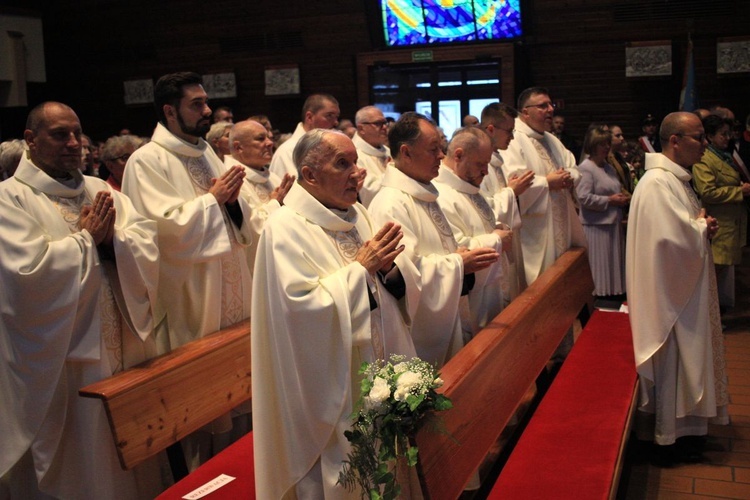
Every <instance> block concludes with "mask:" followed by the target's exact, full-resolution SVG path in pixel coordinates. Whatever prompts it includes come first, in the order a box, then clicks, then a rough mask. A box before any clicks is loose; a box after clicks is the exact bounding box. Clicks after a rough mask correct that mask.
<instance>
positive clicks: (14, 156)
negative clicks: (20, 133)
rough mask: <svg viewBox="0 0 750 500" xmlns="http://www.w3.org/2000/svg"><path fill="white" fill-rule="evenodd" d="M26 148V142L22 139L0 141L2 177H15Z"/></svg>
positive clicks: (0, 171) (0, 173)
mask: <svg viewBox="0 0 750 500" xmlns="http://www.w3.org/2000/svg"><path fill="white" fill-rule="evenodd" d="M25 149H26V143H25V142H24V141H23V140H22V139H10V140H8V141H5V142H0V179H8V178H10V177H13V174H14V173H15V172H16V168H18V162H20V161H21V156H22V155H23V152H24V150H25Z"/></svg>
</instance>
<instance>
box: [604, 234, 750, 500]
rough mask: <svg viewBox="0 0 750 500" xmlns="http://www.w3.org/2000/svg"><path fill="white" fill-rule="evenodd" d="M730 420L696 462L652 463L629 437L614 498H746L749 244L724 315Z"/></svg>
mask: <svg viewBox="0 0 750 500" xmlns="http://www.w3.org/2000/svg"><path fill="white" fill-rule="evenodd" d="M723 321H724V323H725V324H726V325H727V329H726V330H725V332H724V339H725V345H726V359H727V376H728V379H729V394H730V406H729V414H730V416H731V419H732V423H731V424H730V425H728V426H712V427H710V429H709V440H708V447H707V448H708V451H707V452H706V453H705V454H704V458H705V460H704V461H703V462H702V463H699V464H691V465H679V466H675V467H672V468H663V467H656V466H654V465H651V464H650V460H649V457H648V456H646V454H645V453H643V452H642V451H640V450H641V449H642V447H639V446H638V445H637V443H635V442H631V446H630V450H629V454H628V455H629V459H628V461H627V463H626V465H625V468H624V470H623V477H622V480H621V483H620V492H619V494H618V498H620V499H624V500H639V499H686V500H687V499H690V500H698V499H703V498H706V499H708V498H713V499H716V498H737V499H750V250H748V249H746V251H745V254H744V259H743V265H742V266H740V267H738V269H737V307H736V308H735V309H734V310H733V311H732V312H730V313H728V314H726V315H725V316H724V319H723Z"/></svg>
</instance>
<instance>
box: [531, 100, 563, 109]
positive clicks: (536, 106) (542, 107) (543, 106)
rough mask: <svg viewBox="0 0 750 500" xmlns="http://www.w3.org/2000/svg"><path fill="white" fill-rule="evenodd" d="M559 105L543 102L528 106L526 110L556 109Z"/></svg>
mask: <svg viewBox="0 0 750 500" xmlns="http://www.w3.org/2000/svg"><path fill="white" fill-rule="evenodd" d="M556 107H557V105H556V104H555V103H554V102H549V101H547V102H543V103H541V104H527V105H526V106H524V108H537V109H541V110H547V109H549V108H552V109H555V108H556Z"/></svg>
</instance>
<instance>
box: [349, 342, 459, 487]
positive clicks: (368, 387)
mask: <svg viewBox="0 0 750 500" xmlns="http://www.w3.org/2000/svg"><path fill="white" fill-rule="evenodd" d="M359 373H360V374H362V375H364V379H363V380H362V385H361V388H360V399H359V402H358V403H357V405H356V407H355V411H354V413H353V414H352V418H353V419H354V423H353V425H352V430H350V431H346V432H345V433H344V435H345V436H346V438H347V439H348V440H349V442H350V443H351V444H352V451H351V453H349V455H348V457H347V458H348V460H346V461H345V462H344V469H343V470H342V471H341V473H340V474H339V483H340V484H342V485H343V486H344V487H346V488H347V489H349V490H350V491H354V489H355V488H357V487H358V486H359V488H360V491H361V493H362V498H369V499H371V500H375V499H382V500H387V499H394V498H397V497H398V495H399V493H400V491H401V487H400V486H399V484H398V481H397V479H396V471H395V469H396V461H397V459H398V458H402V459H405V461H406V463H407V464H408V466H410V467H414V466H415V465H416V463H417V453H418V450H417V447H416V446H410V444H409V437H410V436H412V435H413V434H414V432H415V431H416V430H417V429H418V427H419V425H420V421H421V419H422V417H423V416H424V415H425V414H426V413H427V412H429V411H442V410H447V409H449V408H452V407H453V405H452V404H451V402H450V400H449V399H448V398H447V397H445V396H443V395H442V394H438V393H437V392H435V389H437V388H439V387H441V386H442V385H443V381H442V380H441V379H440V377H439V374H438V373H437V370H436V369H435V367H434V366H432V365H430V364H429V363H427V362H425V361H422V360H421V359H419V358H412V359H410V360H407V359H406V356H400V355H392V356H391V359H390V360H389V361H388V362H384V361H382V360H381V361H376V362H374V363H363V364H362V367H361V368H360V371H359Z"/></svg>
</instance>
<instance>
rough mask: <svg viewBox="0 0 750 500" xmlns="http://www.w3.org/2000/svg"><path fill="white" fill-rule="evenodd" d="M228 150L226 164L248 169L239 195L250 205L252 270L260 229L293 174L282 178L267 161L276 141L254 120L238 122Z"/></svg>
mask: <svg viewBox="0 0 750 500" xmlns="http://www.w3.org/2000/svg"><path fill="white" fill-rule="evenodd" d="M229 152H230V154H229V155H228V156H225V157H224V166H225V167H226V168H231V167H233V166H234V165H240V166H241V167H243V168H244V169H245V187H246V189H243V190H242V191H241V193H240V196H242V197H243V198H245V201H247V204H248V205H250V208H251V213H250V218H249V219H248V220H247V221H246V222H247V223H248V224H250V227H251V228H252V232H253V241H252V243H251V244H250V247H249V248H248V262H249V264H250V270H251V271H252V269H253V266H254V265H255V253H256V251H257V249H258V241H259V239H260V232H261V231H262V230H263V226H264V225H265V223H266V220H267V219H268V217H269V216H270V215H271V214H272V213H273V212H275V211H276V210H277V209H279V208H280V207H281V205H282V204H283V203H284V196H286V193H288V192H289V188H290V187H292V184H293V183H294V177H293V176H291V175H289V174H284V177H283V178H281V177H279V176H278V175H276V174H274V173H273V172H271V170H270V169H269V168H268V164H269V162H270V161H271V157H272V155H273V141H272V140H271V138H270V137H269V136H268V130H267V129H266V127H264V126H263V125H262V124H261V123H259V122H256V121H254V120H245V121H241V122H237V123H235V124H234V125H233V126H232V130H231V131H230V132H229Z"/></svg>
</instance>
